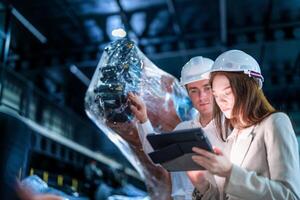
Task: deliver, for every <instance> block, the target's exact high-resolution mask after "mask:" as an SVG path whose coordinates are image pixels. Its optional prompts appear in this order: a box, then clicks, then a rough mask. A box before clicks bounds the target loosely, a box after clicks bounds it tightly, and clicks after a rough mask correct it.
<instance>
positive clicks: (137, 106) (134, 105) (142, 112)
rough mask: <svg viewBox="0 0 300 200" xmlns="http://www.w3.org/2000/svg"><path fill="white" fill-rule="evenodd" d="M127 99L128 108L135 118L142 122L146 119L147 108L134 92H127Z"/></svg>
mask: <svg viewBox="0 0 300 200" xmlns="http://www.w3.org/2000/svg"><path fill="white" fill-rule="evenodd" d="M128 99H129V101H130V104H131V105H130V109H131V111H132V113H133V114H134V116H135V118H136V119H137V120H138V121H139V122H140V123H144V122H146V121H147V120H148V116H147V108H146V105H145V103H144V102H143V100H142V99H141V98H140V97H139V96H138V95H136V94H134V93H132V92H129V93H128Z"/></svg>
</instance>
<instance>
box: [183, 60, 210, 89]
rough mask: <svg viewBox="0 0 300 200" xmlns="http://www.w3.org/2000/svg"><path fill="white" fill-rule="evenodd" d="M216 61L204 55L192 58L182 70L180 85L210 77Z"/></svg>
mask: <svg viewBox="0 0 300 200" xmlns="http://www.w3.org/2000/svg"><path fill="white" fill-rule="evenodd" d="M213 63H214V61H212V60H211V59H209V58H204V57H202V56H196V57H193V58H191V59H190V61H188V62H187V63H186V64H185V65H184V66H183V67H182V70H181V78H180V85H182V86H185V85H186V84H189V83H192V82H195V81H200V80H204V79H209V73H210V70H211V67H212V65H213Z"/></svg>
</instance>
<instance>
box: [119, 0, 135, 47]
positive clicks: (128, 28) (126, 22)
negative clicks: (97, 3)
mask: <svg viewBox="0 0 300 200" xmlns="http://www.w3.org/2000/svg"><path fill="white" fill-rule="evenodd" d="M116 3H117V4H118V6H119V9H120V13H119V15H120V16H121V20H122V22H123V24H124V26H125V31H126V32H127V36H128V33H129V31H130V32H132V33H133V34H134V37H135V38H131V39H135V40H139V38H138V35H137V33H136V32H135V31H134V30H133V28H132V27H131V25H130V22H129V17H128V15H127V13H126V12H125V10H124V9H123V6H122V4H121V2H120V0H116ZM136 42H138V41H136Z"/></svg>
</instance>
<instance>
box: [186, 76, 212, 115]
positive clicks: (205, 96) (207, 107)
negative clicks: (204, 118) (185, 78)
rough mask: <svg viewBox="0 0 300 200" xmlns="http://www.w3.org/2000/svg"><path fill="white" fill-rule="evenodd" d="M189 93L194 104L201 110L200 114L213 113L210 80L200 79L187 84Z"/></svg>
mask: <svg viewBox="0 0 300 200" xmlns="http://www.w3.org/2000/svg"><path fill="white" fill-rule="evenodd" d="M186 88H187V91H188V94H189V96H190V99H191V101H192V103H193V106H194V107H195V108H196V109H197V110H198V111H199V113H200V115H201V114H202V115H205V114H212V112H213V97H212V92H211V87H210V85H209V80H208V79H205V80H200V81H195V82H192V83H189V84H187V85H186Z"/></svg>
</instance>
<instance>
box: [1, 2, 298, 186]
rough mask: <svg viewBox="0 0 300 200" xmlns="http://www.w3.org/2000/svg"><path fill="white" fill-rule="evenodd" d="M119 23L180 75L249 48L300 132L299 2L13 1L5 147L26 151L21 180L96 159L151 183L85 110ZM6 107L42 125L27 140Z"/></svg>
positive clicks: (5, 36)
mask: <svg viewBox="0 0 300 200" xmlns="http://www.w3.org/2000/svg"><path fill="white" fill-rule="evenodd" d="M117 28H123V29H124V30H125V31H126V32H127V36H128V37H129V38H130V39H132V40H134V41H135V42H136V44H137V45H138V47H139V48H140V49H141V50H142V51H143V52H144V53H145V55H146V56H147V57H148V58H149V59H150V60H151V61H152V62H154V63H155V64H156V65H157V66H158V67H160V68H161V69H163V70H165V71H167V72H169V73H170V74H172V75H174V76H175V77H177V78H179V77H180V71H181V67H182V66H183V65H184V63H186V62H187V61H188V60H189V59H190V58H191V57H193V56H198V55H202V56H205V57H210V58H211V59H215V58H216V57H217V56H218V55H219V54H220V53H221V52H223V51H225V50H228V49H241V50H244V51H246V52H247V53H249V54H251V55H252V56H254V57H255V58H256V59H257V60H258V62H259V64H260V66H261V69H262V73H263V75H264V77H265V82H264V87H263V89H264V91H265V93H266V95H267V97H268V98H269V99H270V101H271V103H272V104H273V105H274V106H275V107H276V109H278V110H282V111H284V112H287V113H288V114H289V116H290V117H291V119H292V121H293V125H294V128H295V132H296V134H297V135H298V138H299V137H300V95H299V93H300V1H297V0H285V1H283V0H281V1H280V0H244V1H239V0H211V1H207V0H10V1H8V0H7V1H2V2H0V53H1V68H0V69H1V74H0V76H1V82H0V89H1V90H0V91H1V92H0V105H1V106H0V108H1V110H2V111H1V124H2V125H3V126H2V127H1V134H2V133H3V132H5V134H4V133H3V134H4V135H5V136H4V137H5V138H7V140H3V142H2V143H3V145H4V146H3V148H4V147H6V146H8V144H7V143H6V142H5V141H12V143H10V144H14V143H16V146H18V145H23V146H24V147H22V148H25V149H26V151H21V152H19V151H17V150H12V152H17V153H16V154H18V155H20V158H22V159H21V160H22V162H21V161H19V162H20V164H19V165H22V166H21V169H22V170H21V172H20V168H18V169H16V171H18V170H19V171H18V173H19V174H20V176H21V177H25V176H27V175H29V174H30V173H33V171H34V170H35V172H36V170H41V169H43V170H44V171H41V172H36V173H40V174H41V176H45V175H43V173H44V172H45V171H46V172H47V173H48V171H49V170H50V171H51V169H46V168H47V167H46V166H48V164H50V163H56V164H54V167H56V168H57V169H58V171H59V172H57V173H66V166H74V165H76V166H77V168H76V167H75V168H74V167H73V168H72V167H71V168H72V170H73V171H72V170H71V171H69V172H68V173H69V176H70V177H72V176H74V174H76V173H78V171H80V170H81V169H82V167H84V165H86V163H88V162H89V161H90V160H96V161H97V162H98V164H99V165H101V164H103V169H104V168H105V169H106V168H107V170H108V171H113V170H112V168H113V167H112V166H113V165H116V166H117V167H119V168H120V169H121V170H120V171H121V172H119V173H124V176H128V181H129V182H132V183H134V184H135V185H137V186H138V187H140V188H142V189H144V188H143V184H142V181H141V179H140V178H139V177H138V176H137V174H136V173H135V172H134V170H133V168H132V166H131V165H130V164H129V163H128V161H126V159H125V158H124V156H123V155H122V154H121V153H120V151H119V150H118V149H117V148H116V147H115V146H114V145H113V144H112V142H110V141H109V140H108V139H107V137H106V136H105V135H104V134H102V133H101V130H99V129H98V128H97V127H96V126H95V125H93V123H92V122H91V121H90V120H89V119H88V118H87V116H86V114H85V111H84V95H85V92H86V89H87V86H88V83H89V80H90V79H91V77H92V75H93V73H94V71H95V68H96V66H97V63H98V61H99V59H100V56H101V55H102V52H103V49H104V47H105V46H106V45H107V44H108V43H109V42H111V41H113V40H115V39H117V38H116V37H114V36H112V34H111V32H112V30H114V29H117ZM4 113H6V114H7V113H17V115H18V116H21V117H22V120H24V119H25V120H26V119H29V122H26V123H32V124H33V125H32V127H34V128H33V130H34V131H33V130H31V131H28V133H26V134H28V138H27V137H25V136H24V134H22V131H21V130H23V129H24V128H22V127H23V124H21V125H16V123H15V122H14V120H16V119H10V117H11V115H13V116H15V114H11V115H10V117H7V116H6V115H5V114H4ZM14 118H16V117H14ZM18 120H19V119H18ZM18 120H17V121H18ZM4 122H5V123H4ZM22 123H23V122H22ZM3 127H4V128H3ZM17 127H19V128H17ZM40 128H42V129H43V130H40ZM52 135H55V137H54V136H53V137H52ZM24 137H25V138H24ZM20 138H21V139H20ZM22 138H23V139H22ZM19 140H22V142H20V141H19ZM25 141H26V142H25ZM298 141H299V139H298ZM17 143H20V144H17ZM1 148H2V147H1ZM9 148H12V145H9ZM6 151H7V150H6ZM93 153H94V154H93ZM23 154H24V155H23ZM5 155H6V154H5ZM102 156H103V157H105V158H103V157H102ZM45 158H47V159H45ZM42 159H43V160H45V161H43V162H44V163H43V162H39V161H41V160H42ZM17 160H18V159H17ZM19 160H20V159H19ZM55 160H61V163H60V164H57V162H55ZM117 161H118V162H117ZM28 163H30V164H28ZM116 163H118V164H116ZM80 167H81V168H80ZM32 170H33V171H32ZM81 176H83V175H80V176H79V177H77V179H76V180H80V178H81ZM71 182H72V181H71ZM72 183H73V182H72ZM77 185H78V184H77ZM78 187H79V186H78Z"/></svg>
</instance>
